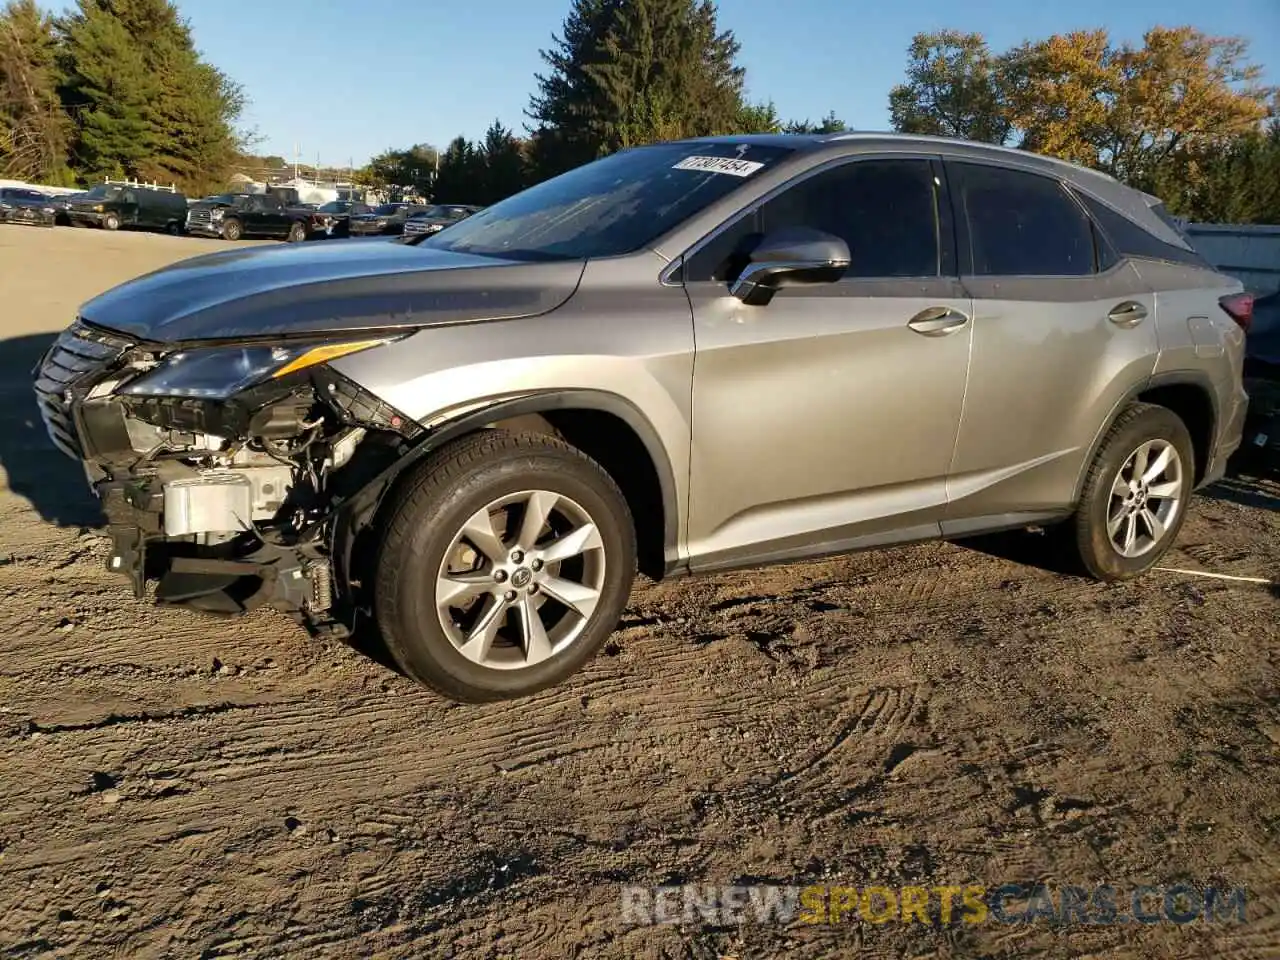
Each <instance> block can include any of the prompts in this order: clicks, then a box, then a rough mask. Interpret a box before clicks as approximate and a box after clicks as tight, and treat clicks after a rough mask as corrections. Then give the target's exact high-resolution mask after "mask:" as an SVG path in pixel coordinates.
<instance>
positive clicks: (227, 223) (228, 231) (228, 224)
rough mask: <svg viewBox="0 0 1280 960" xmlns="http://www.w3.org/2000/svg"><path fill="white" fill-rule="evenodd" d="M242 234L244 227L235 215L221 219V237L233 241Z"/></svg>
mask: <svg viewBox="0 0 1280 960" xmlns="http://www.w3.org/2000/svg"><path fill="white" fill-rule="evenodd" d="M243 236H244V227H243V226H241V224H240V221H239V220H237V219H236V218H235V217H231V218H229V219H227V220H223V221H222V239H223V240H230V241H231V242H232V243H235V242H236V241H237V240H239V239H240V238H241V237H243Z"/></svg>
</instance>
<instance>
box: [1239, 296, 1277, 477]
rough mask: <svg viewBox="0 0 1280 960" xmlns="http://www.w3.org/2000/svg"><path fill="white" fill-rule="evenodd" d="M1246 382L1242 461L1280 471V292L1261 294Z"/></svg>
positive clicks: (1255, 309)
mask: <svg viewBox="0 0 1280 960" xmlns="http://www.w3.org/2000/svg"><path fill="white" fill-rule="evenodd" d="M1244 376H1245V380H1244V384H1245V389H1246V390H1247V391H1248V393H1249V397H1250V402H1249V413H1248V417H1247V419H1246V421H1245V429H1244V444H1243V445H1242V454H1241V460H1242V464H1243V465H1244V466H1246V467H1252V468H1254V469H1257V470H1260V471H1267V472H1271V471H1280V293H1272V294H1269V295H1267V296H1265V297H1259V298H1258V299H1257V300H1255V301H1254V304H1253V323H1252V325H1251V326H1250V328H1249V336H1248V337H1247V339H1246V340H1245V360H1244Z"/></svg>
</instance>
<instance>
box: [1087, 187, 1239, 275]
mask: <svg viewBox="0 0 1280 960" xmlns="http://www.w3.org/2000/svg"><path fill="white" fill-rule="evenodd" d="M1067 192H1068V193H1070V194H1071V195H1072V197H1074V198H1075V201H1076V203H1078V204H1079V205H1080V206H1081V207H1082V208H1083V209H1084V211H1085V213H1086V214H1088V216H1089V219H1090V220H1092V221H1093V224H1094V229H1096V230H1097V231H1098V234H1099V236H1100V237H1103V238H1105V240H1106V242H1107V244H1108V246H1110V247H1111V249H1112V250H1113V251H1114V252H1115V254H1116V256H1117V257H1118V258H1119V259H1120V260H1121V261H1122V262H1123V261H1127V260H1138V261H1142V262H1146V263H1163V264H1169V265H1172V266H1179V267H1193V268H1195V269H1198V270H1205V269H1208V270H1212V269H1213V267H1212V266H1211V265H1210V264H1209V262H1208V261H1207V260H1205V258H1204V255H1203V254H1201V253H1200V252H1199V251H1198V250H1196V249H1195V248H1194V246H1192V247H1191V249H1189V250H1185V251H1181V250H1179V248H1178V247H1176V246H1175V245H1174V244H1171V243H1168V242H1166V241H1164V240H1161V239H1160V238H1159V237H1157V236H1156V235H1155V234H1153V233H1152V232H1151V231H1150V230H1148V229H1146V227H1144V226H1143V225H1142V224H1140V223H1138V222H1137V221H1136V220H1134V219H1133V218H1132V217H1131V216H1129V215H1128V214H1127V213H1123V212H1121V211H1120V210H1117V209H1116V208H1115V206H1113V205H1112V204H1110V203H1108V202H1107V201H1106V200H1103V199H1102V198H1101V197H1099V196H1098V195H1097V194H1093V193H1089V192H1088V191H1087V190H1082V189H1081V188H1079V187H1077V186H1076V185H1075V184H1067ZM1090 202H1092V203H1096V204H1097V205H1098V206H1100V207H1103V208H1104V209H1106V210H1108V211H1110V212H1111V214H1112V215H1113V216H1117V217H1119V218H1120V219H1121V220H1125V221H1127V222H1128V223H1129V224H1130V225H1131V226H1132V227H1133V228H1134V229H1135V230H1140V231H1142V232H1143V233H1145V234H1146V235H1147V236H1148V237H1150V238H1151V241H1152V242H1153V243H1156V244H1159V245H1160V247H1161V248H1162V249H1166V248H1167V249H1169V250H1171V251H1177V252H1178V254H1179V255H1177V256H1173V255H1171V256H1168V257H1160V256H1151V255H1147V254H1140V253H1126V252H1124V250H1123V249H1122V248H1121V245H1120V243H1119V241H1117V240H1113V239H1112V238H1111V234H1110V233H1109V232H1108V231H1107V228H1106V227H1105V226H1104V225H1103V224H1102V223H1101V222H1100V221H1099V220H1098V218H1097V217H1095V216H1094V215H1093V211H1092V210H1090V209H1089V204H1090ZM1161 206H1163V204H1161ZM1153 209H1154V208H1153ZM1154 215H1155V216H1160V215H1159V214H1154ZM1162 219H1163V218H1162ZM1184 239H1185V238H1184ZM1188 245H1190V242H1189V241H1188ZM1186 254H1190V256H1186Z"/></svg>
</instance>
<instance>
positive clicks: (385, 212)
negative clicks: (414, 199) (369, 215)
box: [373, 203, 404, 217]
mask: <svg viewBox="0 0 1280 960" xmlns="http://www.w3.org/2000/svg"><path fill="white" fill-rule="evenodd" d="M403 209H404V204H403V203H384V204H383V205H382V206H380V207H378V208H377V209H376V210H374V211H373V212H374V213H376V214H377V215H378V216H380V217H389V216H391V215H392V214H395V213H399V212H400V211H401V210H403Z"/></svg>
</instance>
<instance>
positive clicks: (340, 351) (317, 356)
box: [271, 340, 387, 378]
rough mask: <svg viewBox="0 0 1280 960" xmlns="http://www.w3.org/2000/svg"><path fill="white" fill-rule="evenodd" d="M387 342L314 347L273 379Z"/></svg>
mask: <svg viewBox="0 0 1280 960" xmlns="http://www.w3.org/2000/svg"><path fill="white" fill-rule="evenodd" d="M386 342H387V341H386V340H356V341H355V342H353V343H327V344H325V345H324V346H320V347H312V348H311V349H310V350H308V351H307V352H306V353H304V354H303V355H302V356H300V357H298V358H297V359H296V360H291V361H289V362H288V363H286V364H285V365H284V366H283V367H281V368H280V369H279V370H277V371H276V372H275V373H273V374H272V375H271V376H272V377H273V378H274V377H283V376H284V375H285V374H287V373H294V372H295V371H298V370H305V369H306V368H307V367H314V366H315V365H316V364H317V363H327V362H328V361H330V360H336V359H337V358H338V357H345V356H346V355H347V354H348V353H355V352H357V351H359V350H368V349H369V348H370V347H376V346H378V345H379V344H382V343H386Z"/></svg>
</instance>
